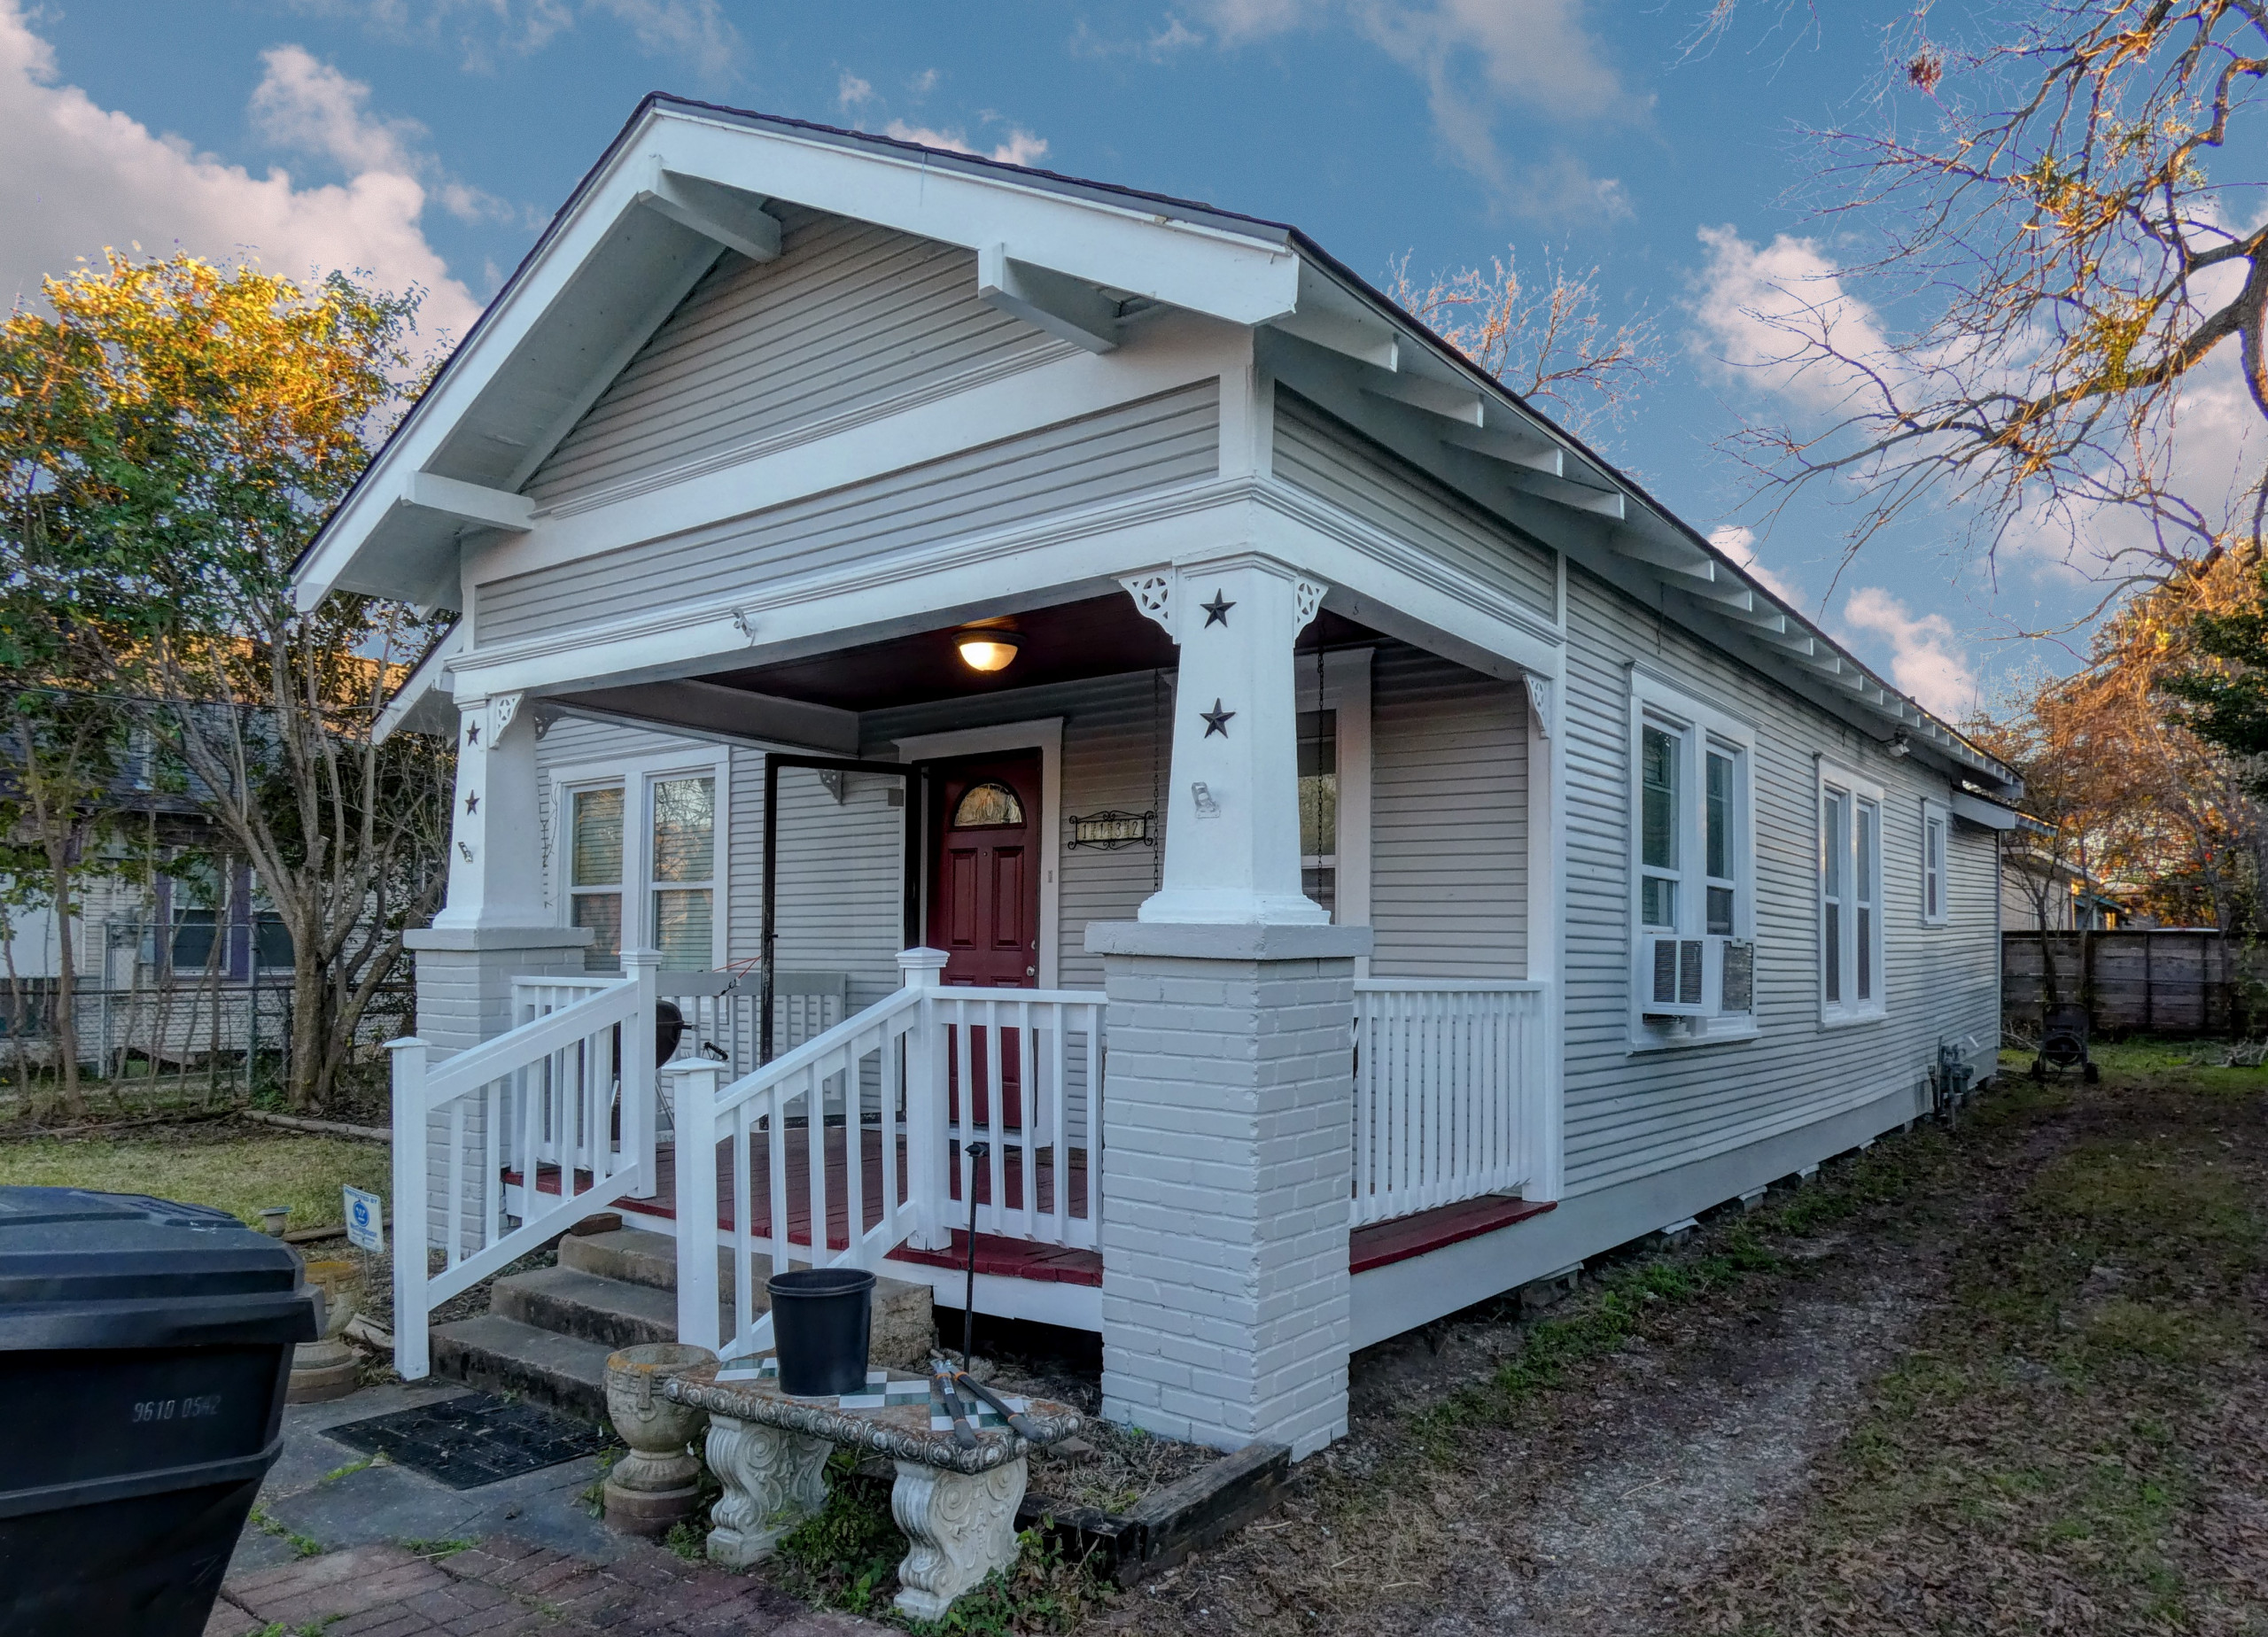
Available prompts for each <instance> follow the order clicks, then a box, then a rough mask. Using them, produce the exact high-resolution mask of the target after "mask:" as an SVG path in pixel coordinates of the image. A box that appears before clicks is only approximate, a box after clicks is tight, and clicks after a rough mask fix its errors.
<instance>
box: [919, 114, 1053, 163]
mask: <svg viewBox="0 0 2268 1637" xmlns="http://www.w3.org/2000/svg"><path fill="white" fill-rule="evenodd" d="M882 135H884V136H894V137H896V138H897V140H898V141H900V142H918V143H920V144H921V145H922V146H923V147H925V148H945V149H950V150H951V151H953V152H955V153H976V154H982V155H983V157H984V158H986V159H999V160H1003V161H1005V162H1006V163H1007V164H1010V165H1037V163H1038V162H1039V161H1040V160H1041V159H1045V158H1046V157H1047V139H1046V138H1045V137H1044V136H1033V135H1032V134H1031V133H1030V132H1029V131H1028V130H1026V129H1024V128H1023V127H1022V126H1021V125H1011V126H1010V127H1009V128H1008V137H1007V140H1006V142H1002V143H998V144H994V145H993V146H992V147H991V148H990V150H989V151H988V150H985V149H982V148H976V147H972V146H971V145H970V144H969V141H968V138H967V136H965V135H964V134H963V133H962V132H960V131H959V130H958V129H954V130H939V129H937V128H935V127H933V126H928V125H909V124H907V123H906V122H905V120H891V121H890V122H889V124H888V125H885V126H883V127H882Z"/></svg>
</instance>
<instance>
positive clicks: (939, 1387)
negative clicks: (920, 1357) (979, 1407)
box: [929, 1359, 976, 1449]
mask: <svg viewBox="0 0 2268 1637" xmlns="http://www.w3.org/2000/svg"><path fill="white" fill-rule="evenodd" d="M959 1375H960V1372H959V1370H957V1369H954V1368H953V1367H952V1366H951V1364H948V1363H947V1362H945V1361H944V1360H943V1359H931V1360H930V1361H929V1405H930V1408H931V1409H932V1410H933V1411H942V1412H943V1413H944V1414H945V1415H948V1416H951V1417H952V1423H953V1442H954V1443H955V1444H956V1445H958V1446H959V1447H961V1448H963V1449H974V1448H975V1447H976V1412H975V1410H974V1409H964V1408H963V1407H962V1405H961V1401H960V1394H959V1393H958V1392H956V1391H955V1389H954V1383H955V1381H956V1379H957V1378H958V1377H959Z"/></svg>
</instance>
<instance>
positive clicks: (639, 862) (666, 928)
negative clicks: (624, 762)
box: [556, 766, 722, 972]
mask: <svg viewBox="0 0 2268 1637" xmlns="http://www.w3.org/2000/svg"><path fill="white" fill-rule="evenodd" d="M721 772H722V769H721V767H716V766H711V767H707V768H674V769H668V770H661V769H652V770H649V769H645V768H639V769H633V770H625V772H622V773H621V774H618V775H617V776H615V777H612V778H607V779H573V778H570V777H566V776H563V777H562V779H561V781H560V800H559V803H558V806H557V809H556V811H558V812H559V813H560V815H561V818H562V820H563V823H564V825H565V826H566V830H567V845H566V847H565V848H564V849H563V856H564V858H565V863H566V868H565V872H564V874H565V881H564V888H565V898H566V904H565V909H566V919H567V922H568V924H569V925H570V926H574V927H588V928H590V930H591V933H592V939H591V944H590V948H589V950H588V951H587V952H586V955H585V964H586V966H588V967H589V968H590V969H592V970H593V971H605V972H617V971H619V970H621V966H622V951H623V950H625V948H629V949H636V948H641V947H643V948H647V949H656V950H660V951H661V954H662V966H663V968H664V970H665V971H672V972H705V971H707V970H709V969H710V968H711V967H713V966H715V965H716V964H717V962H718V958H719V953H720V951H719V950H718V943H717V940H718V929H719V927H720V926H721V924H722V923H721V920H720V918H719V917H718V902H717V900H718V888H719V886H720V884H721V883H720V882H719V881H718V873H717V857H718V844H717V832H718V781H719V776H720V774H721Z"/></svg>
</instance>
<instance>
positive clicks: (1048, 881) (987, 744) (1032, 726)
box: [895, 717, 1063, 989]
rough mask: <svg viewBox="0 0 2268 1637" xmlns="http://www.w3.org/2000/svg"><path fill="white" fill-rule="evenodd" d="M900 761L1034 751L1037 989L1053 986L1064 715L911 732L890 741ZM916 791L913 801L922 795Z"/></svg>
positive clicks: (1058, 938) (1059, 916)
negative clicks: (1036, 788) (1036, 783)
mask: <svg viewBox="0 0 2268 1637" xmlns="http://www.w3.org/2000/svg"><path fill="white" fill-rule="evenodd" d="M895 742H896V744H897V759H898V760H899V761H901V762H942V761H944V760H946V759H947V758H949V757H953V756H986V755H990V753H992V752H994V751H999V750H1037V751H1038V752H1039V831H1040V842H1039V857H1040V872H1039V959H1038V961H1037V966H1038V967H1039V979H1038V984H1039V987H1040V988H1041V989H1054V988H1056V987H1058V985H1057V982H1056V971H1057V968H1058V966H1060V956H1061V949H1060V945H1061V943H1062V942H1063V912H1062V904H1063V888H1062V877H1063V718H1061V717H1041V718H1036V719H1034V720H1032V721H1029V722H1003V723H1001V724H999V725H998V726H995V727H964V728H956V729H954V730H953V731H951V732H950V733H915V734H913V735H911V736H909V737H907V738H905V739H900V740H897V741H895ZM922 794H923V793H919V792H917V793H916V795H915V799H922ZM923 818H924V820H925V822H924V823H923V825H922V826H921V834H922V837H923V840H922V871H923V873H924V874H925V875H926V874H927V873H928V834H929V826H928V823H927V822H926V819H927V818H928V815H927V814H924V815H923ZM928 892H929V883H928V881H923V882H922V894H921V914H922V924H923V925H925V926H926V925H928V913H929V903H928Z"/></svg>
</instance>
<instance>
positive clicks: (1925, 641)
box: [1843, 586, 1977, 721]
mask: <svg viewBox="0 0 2268 1637" xmlns="http://www.w3.org/2000/svg"><path fill="white" fill-rule="evenodd" d="M1843 621H1844V624H1845V625H1848V626H1849V627H1851V629H1852V630H1853V631H1858V632H1872V633H1873V634H1874V635H1876V636H1877V637H1880V638H1882V639H1883V640H1885V641H1887V642H1888V643H1889V644H1890V674H1891V680H1892V681H1894V682H1896V683H1897V684H1898V686H1899V687H1900V688H1902V689H1904V690H1905V691H1906V692H1907V694H1910V695H1912V696H1913V698H1914V700H1915V702H1916V703H1918V704H1920V705H1921V706H1922V708H1923V709H1924V710H1931V711H1934V712H1936V713H1937V714H1938V716H1940V717H1943V718H1946V720H1948V721H1956V720H1958V719H1959V718H1961V717H1963V716H1966V715H1968V714H1969V712H1970V711H1972V710H1975V709H1976V708H1977V673H1976V671H1974V670H1972V669H1971V668H1970V666H1969V658H1968V656H1967V655H1966V654H1964V653H1963V652H1962V651H1961V639H1960V638H1959V637H1958V636H1957V635H1956V634H1955V633H1954V631H1953V622H1952V621H1951V620H1949V619H1947V618H1946V617H1945V616H1944V615H1942V614H1919V615H1917V614H1915V612H1914V611H1913V609H1909V608H1908V607H1907V605H1906V604H1905V603H1904V602H1902V601H1899V599H1898V598H1896V597H1894V596H1892V595H1891V594H1890V593H1888V592H1887V591H1884V590H1883V589H1882V588H1881V587H1880V586H1860V587H1859V588H1858V589H1857V590H1856V591H1853V592H1852V594H1851V600H1850V601H1848V602H1846V603H1845V604H1844V606H1843Z"/></svg>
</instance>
